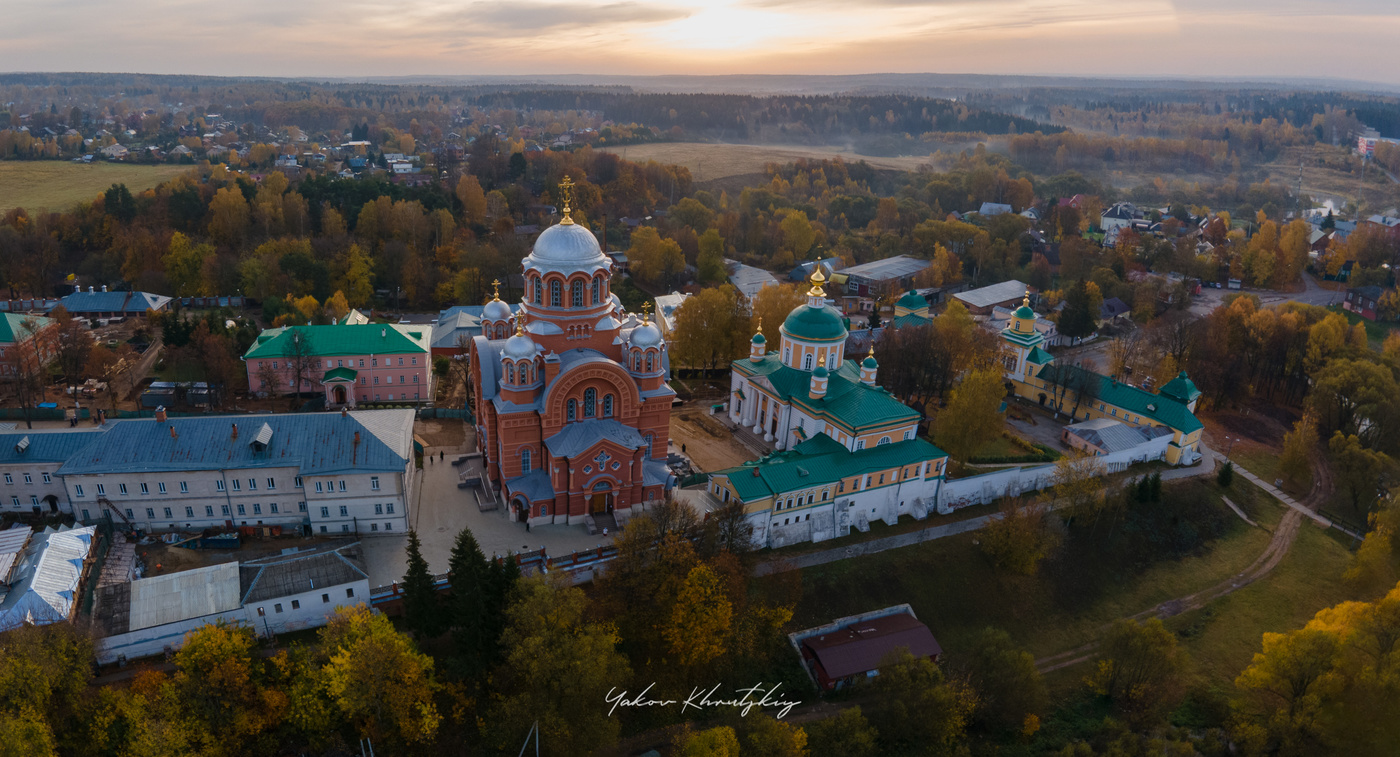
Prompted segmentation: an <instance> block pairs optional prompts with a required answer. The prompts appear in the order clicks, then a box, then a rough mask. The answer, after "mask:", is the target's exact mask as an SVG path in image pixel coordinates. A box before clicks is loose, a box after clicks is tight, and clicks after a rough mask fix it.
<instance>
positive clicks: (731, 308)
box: [673, 284, 749, 370]
mask: <svg viewBox="0 0 1400 757" xmlns="http://www.w3.org/2000/svg"><path fill="white" fill-rule="evenodd" d="M675 318H676V328H675V332H674V339H675V348H674V350H675V355H674V358H673V359H674V360H675V361H676V362H677V363H678V364H680V365H685V366H690V367H692V368H705V369H709V370H713V369H715V368H721V367H724V366H727V365H728V364H729V362H730V361H731V360H734V359H736V358H738V357H740V356H742V355H743V354H744V350H745V347H746V345H747V343H748V340H749V333H748V329H749V315H748V313H747V312H746V311H745V310H744V308H743V305H742V303H741V302H740V300H739V292H738V291H737V290H736V289H734V287H732V286H729V285H728V284H726V285H724V286H720V287H713V288H710V289H702V290H701V291H699V292H697V293H695V294H693V295H691V296H689V297H687V298H686V299H685V302H683V303H681V306H680V308H679V309H677V310H676V313H675Z"/></svg>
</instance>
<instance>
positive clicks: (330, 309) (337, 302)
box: [326, 289, 350, 323]
mask: <svg viewBox="0 0 1400 757" xmlns="http://www.w3.org/2000/svg"><path fill="white" fill-rule="evenodd" d="M349 314H350V302H349V301H348V300H346V299H345V293H344V292H342V291H340V290H339V289H337V290H335V294H333V295H331V296H330V298H328V299H327V300H326V315H328V316H330V318H331V321H332V322H334V323H340V321H341V319H343V318H344V317H345V316H347V315H349Z"/></svg>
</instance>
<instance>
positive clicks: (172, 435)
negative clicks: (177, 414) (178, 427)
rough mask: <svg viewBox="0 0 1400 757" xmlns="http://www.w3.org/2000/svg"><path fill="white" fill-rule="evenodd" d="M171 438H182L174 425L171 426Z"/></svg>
mask: <svg viewBox="0 0 1400 757" xmlns="http://www.w3.org/2000/svg"><path fill="white" fill-rule="evenodd" d="M170 438H171V439H178V438H180V435H179V434H176V433H175V427H174V426H171V427H170Z"/></svg>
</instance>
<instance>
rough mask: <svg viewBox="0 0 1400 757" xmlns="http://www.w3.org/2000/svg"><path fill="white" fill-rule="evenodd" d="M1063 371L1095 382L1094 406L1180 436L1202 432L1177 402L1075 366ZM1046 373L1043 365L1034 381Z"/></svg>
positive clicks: (1045, 377) (1193, 419) (1194, 420)
mask: <svg viewBox="0 0 1400 757" xmlns="http://www.w3.org/2000/svg"><path fill="white" fill-rule="evenodd" d="M1063 368H1064V369H1065V370H1068V371H1075V372H1078V373H1080V374H1083V373H1087V374H1089V375H1090V376H1091V377H1092V378H1093V379H1094V380H1096V381H1097V382H1098V386H1097V388H1096V389H1095V390H1094V398H1095V400H1096V401H1097V402H1104V403H1107V404H1109V405H1117V406H1118V407H1120V408H1122V409H1124V410H1127V411H1129V412H1132V413H1135V414H1137V415H1141V416H1144V417H1147V418H1150V419H1152V420H1154V421H1157V422H1158V423H1161V424H1162V425H1165V426H1170V427H1171V428H1173V429H1175V430H1177V431H1179V432H1181V433H1183V434H1189V433H1191V432H1193V431H1199V430H1201V428H1203V426H1202V425H1201V422H1200V420H1198V419H1197V418H1196V416H1195V414H1194V413H1192V412H1191V411H1190V409H1188V408H1187V407H1186V406H1185V405H1183V404H1182V403H1181V402H1180V401H1178V400H1176V399H1174V398H1172V397H1168V396H1164V395H1160V394H1153V393H1152V392H1149V391H1147V390H1146V389H1139V388H1137V387H1135V386H1133V385H1132V384H1124V383H1120V382H1118V381H1114V380H1113V379H1110V378H1108V377H1107V376H1101V375H1099V374H1097V373H1094V372H1092V371H1086V370H1085V369H1083V368H1080V367H1079V366H1077V365H1067V366H1063ZM1050 370H1053V367H1052V366H1048V365H1047V366H1045V367H1044V368H1041V369H1040V372H1039V373H1037V374H1036V377H1037V378H1039V379H1041V380H1049V378H1050V374H1049V373H1048V371H1050ZM1070 380H1071V381H1076V382H1077V381H1079V380H1080V379H1079V376H1077V375H1076V376H1074V377H1073V378H1071V379H1070ZM1074 385H1075V384H1071V386H1074Z"/></svg>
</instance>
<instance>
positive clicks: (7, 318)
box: [0, 313, 53, 344]
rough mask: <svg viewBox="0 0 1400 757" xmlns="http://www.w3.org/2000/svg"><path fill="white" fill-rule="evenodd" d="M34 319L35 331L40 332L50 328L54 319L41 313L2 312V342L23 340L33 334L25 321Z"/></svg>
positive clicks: (0, 325) (0, 318) (0, 333)
mask: <svg viewBox="0 0 1400 757" xmlns="http://www.w3.org/2000/svg"><path fill="white" fill-rule="evenodd" d="M29 320H32V321H34V324H33V325H34V331H35V332H36V333H37V332H40V331H43V330H44V329H46V328H48V327H49V325H50V324H52V323H53V319H51V318H45V317H43V316H39V315H19V314H16V313H0V342H3V343H6V344H9V343H14V342H23V341H24V340H26V339H28V338H30V337H31V336H33V334H31V333H30V332H29V328H28V327H27V326H26V325H25V323H24V322H25V321H29ZM16 337H18V338H16Z"/></svg>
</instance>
